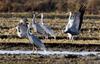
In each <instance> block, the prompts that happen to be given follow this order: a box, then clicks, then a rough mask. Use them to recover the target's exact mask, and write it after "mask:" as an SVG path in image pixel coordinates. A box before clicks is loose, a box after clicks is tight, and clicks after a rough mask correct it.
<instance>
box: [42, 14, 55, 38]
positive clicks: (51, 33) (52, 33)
mask: <svg viewBox="0 0 100 64" xmlns="http://www.w3.org/2000/svg"><path fill="white" fill-rule="evenodd" d="M40 26H41V27H42V28H43V30H44V31H45V33H46V34H47V35H49V36H51V37H54V38H56V36H55V34H54V31H53V30H52V29H51V27H49V26H47V25H45V24H44V23H43V13H41V24H40Z"/></svg>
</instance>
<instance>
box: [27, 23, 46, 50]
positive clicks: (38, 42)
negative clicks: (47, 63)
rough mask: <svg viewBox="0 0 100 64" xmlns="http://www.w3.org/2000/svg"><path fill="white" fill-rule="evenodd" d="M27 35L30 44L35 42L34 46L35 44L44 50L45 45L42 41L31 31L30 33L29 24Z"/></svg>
mask: <svg viewBox="0 0 100 64" xmlns="http://www.w3.org/2000/svg"><path fill="white" fill-rule="evenodd" d="M27 37H28V39H29V41H30V42H31V44H35V46H37V47H39V48H40V49H41V50H44V51H45V49H46V48H45V45H44V44H43V43H42V41H41V40H39V39H38V38H37V37H36V36H34V35H33V34H32V33H30V25H29V28H28V30H27Z"/></svg>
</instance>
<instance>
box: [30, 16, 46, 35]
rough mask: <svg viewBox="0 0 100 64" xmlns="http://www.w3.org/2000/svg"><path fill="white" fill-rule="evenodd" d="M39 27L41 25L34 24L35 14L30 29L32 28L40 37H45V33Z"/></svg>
mask: <svg viewBox="0 0 100 64" xmlns="http://www.w3.org/2000/svg"><path fill="white" fill-rule="evenodd" d="M40 25H41V23H36V20H35V14H33V18H32V27H33V29H34V31H35V32H37V33H39V34H41V35H46V34H45V31H44V30H43V28H42V27H41V26H40Z"/></svg>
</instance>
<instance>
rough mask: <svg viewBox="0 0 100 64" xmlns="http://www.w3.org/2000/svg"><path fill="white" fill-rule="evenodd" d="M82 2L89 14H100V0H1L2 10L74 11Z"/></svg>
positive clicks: (0, 10)
mask: <svg viewBox="0 0 100 64" xmlns="http://www.w3.org/2000/svg"><path fill="white" fill-rule="evenodd" d="M81 4H84V5H86V13H87V14H100V0H0V12H32V11H38V12H68V11H72V12H73V11H76V10H77V9H78V8H79V6H80V5H81Z"/></svg>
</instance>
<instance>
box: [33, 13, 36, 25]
mask: <svg viewBox="0 0 100 64" xmlns="http://www.w3.org/2000/svg"><path fill="white" fill-rule="evenodd" d="M35 23H36V22H35V14H33V18H32V24H35Z"/></svg>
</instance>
